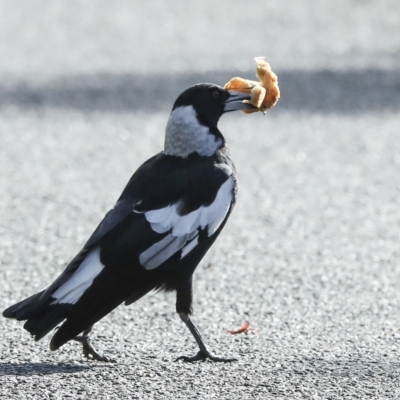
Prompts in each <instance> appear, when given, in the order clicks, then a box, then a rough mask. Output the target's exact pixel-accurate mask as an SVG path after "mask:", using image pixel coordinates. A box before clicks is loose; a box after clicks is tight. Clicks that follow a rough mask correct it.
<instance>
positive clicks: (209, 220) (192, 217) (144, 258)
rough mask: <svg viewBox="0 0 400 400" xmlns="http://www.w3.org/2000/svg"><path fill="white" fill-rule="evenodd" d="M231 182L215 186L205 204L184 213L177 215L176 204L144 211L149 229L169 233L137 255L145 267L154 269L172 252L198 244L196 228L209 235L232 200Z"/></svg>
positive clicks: (188, 249) (222, 217) (171, 254)
mask: <svg viewBox="0 0 400 400" xmlns="http://www.w3.org/2000/svg"><path fill="white" fill-rule="evenodd" d="M233 186H234V181H233V178H232V177H231V178H229V179H228V180H227V181H226V182H225V183H224V184H223V185H222V186H221V188H220V189H219V191H218V193H217V196H216V198H215V200H214V202H213V203H212V204H210V205H209V206H208V207H204V206H201V207H200V208H198V209H197V210H195V211H192V212H191V213H189V214H187V215H179V214H178V212H177V209H178V207H179V204H173V205H170V206H168V207H164V208H160V209H158V210H152V211H147V212H145V213H144V215H145V217H146V219H147V221H148V222H149V223H150V225H151V228H152V229H153V230H154V231H155V232H157V233H166V232H169V234H168V235H167V236H166V237H164V238H163V239H162V240H160V241H159V242H157V243H155V244H153V245H152V246H150V247H149V248H148V249H147V250H145V251H144V252H143V253H141V254H140V256H139V260H140V263H141V264H142V265H143V267H144V268H146V269H149V270H150V269H155V268H157V267H159V266H160V265H161V264H162V263H163V262H165V261H167V260H168V259H169V258H170V257H172V256H173V255H174V254H175V253H176V252H178V251H180V250H182V254H181V258H183V257H185V256H186V255H187V254H189V253H190V252H191V251H192V250H193V249H194V248H195V247H196V246H197V244H198V235H199V229H206V228H207V234H208V236H211V235H213V234H214V233H215V232H216V231H217V229H218V228H219V226H220V225H221V224H222V222H223V221H224V219H225V217H226V214H227V213H228V210H229V207H230V205H231V202H232V195H233V193H232V191H233Z"/></svg>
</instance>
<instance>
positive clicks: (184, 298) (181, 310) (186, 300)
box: [176, 278, 237, 362]
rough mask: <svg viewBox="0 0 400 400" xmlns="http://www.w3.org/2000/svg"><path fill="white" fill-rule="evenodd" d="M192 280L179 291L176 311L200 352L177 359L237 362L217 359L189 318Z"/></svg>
mask: <svg viewBox="0 0 400 400" xmlns="http://www.w3.org/2000/svg"><path fill="white" fill-rule="evenodd" d="M192 297H193V296H192V278H190V280H189V281H187V282H186V283H185V284H184V285H182V286H180V287H179V288H178V290H177V296H176V311H177V313H178V314H179V317H180V318H181V320H182V321H183V322H184V323H185V325H186V326H187V327H188V328H189V331H190V333H191V334H192V335H193V337H194V339H195V340H196V343H197V345H198V346H199V348H200V351H199V352H198V353H197V354H196V355H195V356H193V357H186V356H181V357H178V358H177V359H176V361H178V360H182V361H186V362H193V361H200V360H202V361H204V360H206V359H209V360H211V361H219V362H231V361H237V359H236V358H223V357H217V356H216V355H214V354H212V353H211V351H210V350H208V348H207V346H206V344H205V343H204V340H203V338H202V337H201V335H200V332H199V331H198V329H197V328H196V325H195V324H194V323H193V322H192V320H191V319H190V317H189V314H190V313H191V312H192Z"/></svg>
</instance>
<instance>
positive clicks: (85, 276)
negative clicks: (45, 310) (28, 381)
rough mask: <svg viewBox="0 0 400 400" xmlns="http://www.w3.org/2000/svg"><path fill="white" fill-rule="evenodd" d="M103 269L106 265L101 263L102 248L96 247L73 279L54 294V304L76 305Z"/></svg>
mask: <svg viewBox="0 0 400 400" xmlns="http://www.w3.org/2000/svg"><path fill="white" fill-rule="evenodd" d="M103 268H104V264H102V263H101V261H100V247H96V248H95V249H94V250H92V251H91V252H90V253H89V254H88V255H87V256H86V258H85V259H84V260H83V261H82V263H81V265H80V266H79V267H78V269H77V270H76V271H75V273H74V274H73V275H72V276H71V278H70V279H68V281H67V282H65V283H64V284H63V285H61V286H60V287H59V288H58V289H57V290H56V291H55V292H54V293H53V294H52V297H53V298H55V300H54V301H53V303H52V304H59V303H70V304H75V303H76V302H77V301H78V300H79V299H80V298H81V296H82V295H83V293H84V292H85V290H86V289H87V288H88V287H89V286H90V285H91V284H92V282H93V280H94V278H96V276H97V275H98V274H99V273H100V272H101V271H102V270H103Z"/></svg>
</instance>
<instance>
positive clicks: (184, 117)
mask: <svg viewBox="0 0 400 400" xmlns="http://www.w3.org/2000/svg"><path fill="white" fill-rule="evenodd" d="M249 99H250V95H249V94H247V93H240V92H234V91H229V90H225V89H223V88H222V87H220V86H218V85H213V84H208V83H202V84H199V85H195V86H192V87H190V88H189V89H186V90H185V91H184V92H183V93H181V94H180V95H179V96H178V98H177V99H176V101H175V104H174V106H173V108H172V111H171V115H170V117H169V120H168V124H167V128H166V133H165V146H164V153H165V154H168V155H175V156H180V157H187V156H188V155H189V154H191V153H198V154H199V155H202V156H211V155H212V154H214V153H215V152H216V151H217V149H218V148H219V147H221V146H222V145H223V143H224V138H223V136H222V134H221V132H220V131H219V130H218V128H217V124H218V121H219V119H220V117H221V115H222V114H224V113H226V112H230V111H236V110H245V109H249V108H254V106H252V105H250V104H247V103H243V100H249Z"/></svg>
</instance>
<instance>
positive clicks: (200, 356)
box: [175, 350, 238, 363]
mask: <svg viewBox="0 0 400 400" xmlns="http://www.w3.org/2000/svg"><path fill="white" fill-rule="evenodd" d="M179 360H182V361H184V362H194V361H205V360H211V361H215V362H225V363H227V362H233V361H238V359H237V358H225V357H218V356H216V355H214V354H212V353H211V352H210V351H208V350H206V351H202V350H200V351H199V352H198V353H197V354H196V355H195V356H193V357H187V356H181V357H178V358H177V359H176V360H175V361H179Z"/></svg>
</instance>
